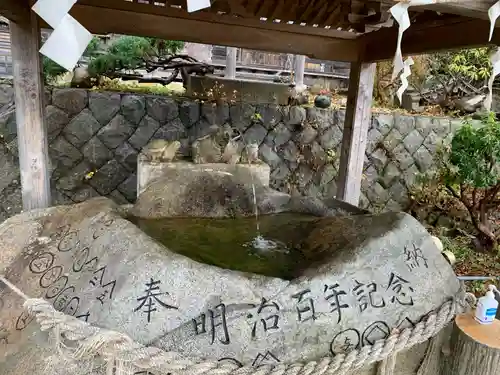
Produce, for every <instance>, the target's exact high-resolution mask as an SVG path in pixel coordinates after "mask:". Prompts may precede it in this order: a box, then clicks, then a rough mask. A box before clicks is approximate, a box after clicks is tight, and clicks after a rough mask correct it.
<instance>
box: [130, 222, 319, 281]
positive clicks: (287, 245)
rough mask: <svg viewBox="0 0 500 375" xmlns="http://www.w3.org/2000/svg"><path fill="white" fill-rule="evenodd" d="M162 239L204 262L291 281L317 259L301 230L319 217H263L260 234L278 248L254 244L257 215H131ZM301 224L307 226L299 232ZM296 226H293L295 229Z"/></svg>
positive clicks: (154, 236)
mask: <svg viewBox="0 0 500 375" xmlns="http://www.w3.org/2000/svg"><path fill="white" fill-rule="evenodd" d="M130 221H132V222H133V223H134V224H136V225H137V226H138V227H139V228H141V229H142V230H143V231H144V232H145V233H146V234H148V235H149V236H150V237H152V238H154V239H155V240H156V241H158V242H159V243H161V244H162V245H164V246H165V247H167V248H168V249H170V250H172V251H175V252H176V253H178V254H182V255H185V256H187V257H189V258H191V259H193V260H195V261H198V262H200V263H205V264H210V265H213V266H217V267H221V268H226V269H231V270H235V271H243V272H251V273H256V274H260V275H265V276H271V277H279V278H281V279H286V280H291V279H294V278H295V277H297V276H299V275H300V274H301V271H302V270H303V269H304V267H307V266H309V265H310V263H311V259H310V257H308V256H306V255H305V254H304V253H303V252H302V250H301V249H300V246H299V245H300V244H299V243H298V240H299V236H298V234H300V233H301V232H303V231H305V230H307V228H308V227H309V226H311V224H314V223H315V222H316V221H318V217H315V216H310V215H302V214H293V213H281V214H273V215H265V216H261V217H259V227H260V235H261V236H262V237H263V238H264V239H266V240H270V241H273V242H274V243H275V244H276V245H277V247H274V248H268V249H258V248H256V247H254V246H252V241H253V240H254V239H255V238H256V236H257V229H256V220H255V218H252V217H243V218H237V219H213V218H211V219H208V218H165V219H141V218H130ZM298 227H300V228H301V229H303V230H302V231H297V228H298ZM290 229H293V230H290Z"/></svg>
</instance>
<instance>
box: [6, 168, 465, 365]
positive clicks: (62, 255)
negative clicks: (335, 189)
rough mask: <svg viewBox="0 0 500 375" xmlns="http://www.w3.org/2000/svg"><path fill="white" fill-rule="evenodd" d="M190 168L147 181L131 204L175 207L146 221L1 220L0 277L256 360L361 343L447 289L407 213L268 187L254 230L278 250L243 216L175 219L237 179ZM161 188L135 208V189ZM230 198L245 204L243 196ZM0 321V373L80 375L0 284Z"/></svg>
mask: <svg viewBox="0 0 500 375" xmlns="http://www.w3.org/2000/svg"><path fill="white" fill-rule="evenodd" d="M184 177H185V176H184ZM199 177H200V176H198V175H197V176H196V178H194V177H193V179H192V180H189V181H187V182H186V180H185V179H183V180H176V181H173V180H172V179H167V180H166V181H170V182H165V181H163V182H161V184H162V186H163V188H162V189H159V190H158V189H157V188H158V187H157V188H155V187H154V186H152V185H151V186H150V187H148V189H147V190H146V191H145V192H144V193H143V195H142V196H141V198H140V201H139V202H138V205H146V206H148V207H149V209H154V208H155V207H156V206H155V204H160V203H161V202H163V203H161V204H164V205H167V206H162V207H159V209H160V210H162V212H174V213H176V215H172V216H175V217H174V218H170V219H165V218H163V219H161V220H153V219H151V218H150V217H143V218H142V219H137V218H136V219H134V220H135V221H136V222H137V223H138V225H139V226H140V227H142V228H143V229H144V230H141V229H140V228H139V227H138V226H136V225H135V224H133V223H132V222H131V221H129V220H127V219H125V218H124V217H123V216H122V215H123V212H122V210H121V209H119V207H117V206H115V205H114V204H113V203H112V202H111V201H109V200H107V199H105V198H97V199H93V200H90V201H87V202H85V203H81V204H78V205H73V206H61V207H52V208H49V209H46V210H39V211H33V212H28V213H23V214H20V215H17V216H15V217H13V218H10V219H8V220H7V221H5V222H4V223H3V224H1V225H0V250H1V251H0V273H1V274H4V275H6V277H7V278H8V279H9V280H10V281H11V282H13V283H14V284H15V285H17V286H18V287H19V288H21V289H22V290H23V291H24V292H25V293H26V294H28V295H29V296H31V297H41V298H45V299H47V300H48V301H50V302H51V303H53V305H54V306H55V307H56V308H57V309H58V310H60V311H64V312H65V313H66V314H69V315H73V316H75V317H77V318H78V319H82V320H85V321H88V322H89V323H92V324H95V325H97V326H100V327H106V328H109V329H113V330H118V331H121V332H124V333H127V334H128V335H130V336H131V337H132V338H133V339H134V340H136V341H139V342H141V343H144V344H150V345H156V346H159V347H161V348H164V349H166V350H177V351H181V352H183V353H185V354H186V355H189V356H191V357H197V358H212V359H218V360H221V361H231V362H233V363H242V364H250V365H254V366H258V365H260V364H264V363H271V364H272V363H278V362H279V363H283V362H294V361H299V360H312V359H316V358H319V357H321V356H325V355H336V354H337V353H340V352H344V351H347V350H349V349H352V348H356V347H359V346H361V345H366V344H370V343H373V342H374V341H375V340H377V339H381V338H384V337H386V336H387V335H388V334H389V332H390V330H392V329H394V328H397V327H399V328H402V327H407V326H410V325H411V324H413V322H416V321H418V320H419V319H421V318H422V316H424V315H425V314H427V313H429V312H430V311H432V310H434V309H436V308H438V307H439V306H440V305H441V304H442V303H443V302H445V301H446V300H447V299H448V298H450V297H451V296H453V295H454V294H455V293H456V292H457V290H458V281H457V279H456V277H455V275H454V273H453V271H452V269H451V267H450V266H449V265H448V264H447V262H446V261H445V259H444V258H443V257H442V256H441V254H440V252H439V251H438V250H437V248H436V246H435V245H434V242H433V240H432V238H431V236H430V235H429V234H428V233H427V231H426V230H425V229H424V228H423V227H422V226H421V225H420V224H419V223H418V222H417V221H416V220H414V219H413V218H412V217H410V216H408V215H406V214H402V213H387V214H382V215H370V214H364V213H363V212H360V211H356V210H355V209H351V208H347V209H346V207H345V206H343V205H342V204H341V203H338V205H337V207H336V208H335V209H333V210H332V209H331V208H325V207H324V206H320V203H321V202H319V203H318V202H317V201H314V200H312V201H309V200H308V199H307V198H303V197H302V198H297V199H292V198H291V197H288V198H287V199H288V201H286V200H284V198H286V197H285V196H284V195H283V194H281V195H279V194H278V195H279V199H280V200H281V205H280V206H279V210H274V211H273V212H270V216H264V217H260V221H259V223H260V225H261V227H260V234H262V235H263V237H265V238H267V239H270V240H274V241H276V242H277V243H279V244H280V246H278V247H277V248H274V249H268V250H267V251H265V252H258V251H256V249H254V248H252V247H251V246H250V247H249V246H244V245H245V244H247V243H248V240H251V239H252V237H253V235H254V234H256V225H255V218H254V217H253V216H251V215H242V216H235V218H234V219H227V218H223V217H222V218H218V219H214V218H212V219H207V218H203V217H198V218H193V217H190V218H186V215H185V212H195V211H194V208H193V207H188V208H187V209H186V211H185V212H184V211H182V210H181V211H182V212H180V211H179V210H178V209H179V207H183V205H187V204H188V203H189V204H192V205H194V206H201V207H203V209H202V210H199V211H196V212H197V213H198V214H199V213H200V212H202V213H203V212H205V213H207V212H208V213H211V212H219V211H217V210H216V211H211V210H207V208H211V207H212V206H211V204H212V203H213V201H212V200H211V199H212V198H210V197H209V196H207V195H206V194H209V193H211V192H213V190H212V189H215V187H216V186H215V185H217V183H216V181H219V183H220V184H225V185H224V186H225V187H226V188H227V189H226V190H227V191H228V192H233V193H234V189H236V187H235V186H240V185H234V186H232V185H231V186H232V187H230V186H229V185H228V184H229V182H228V181H227V180H224V179H219V177H218V175H212V177H213V178H206V176H205V175H203V181H205V182H206V181H212V182H211V183H213V184H215V185H213V184H212V185H211V184H210V183H204V184H202V185H196V186H198V189H194V188H192V182H193V181H195V180H196V179H197V178H199ZM196 181H198V180H196ZM165 184H166V185H165ZM169 184H170V185H169ZM175 184H177V185H175ZM184 185H185V186H188V185H189V186H191V190H190V192H191V193H192V194H195V197H196V199H192V197H188V196H186V195H185V190H184V188H183V187H182V186H184ZM176 186H177V187H178V188H176ZM233 188H234V189H233ZM193 189H194V190H193ZM259 189H261V190H260V191H261V193H266V191H267V190H266V189H265V188H264V187H260V188H259ZM161 191H163V192H164V193H165V194H166V195H164V196H160V197H158V196H157V197H152V198H154V199H153V201H152V202H150V203H148V204H146V203H147V202H146V201H147V197H148V195H147V194H149V193H151V192H155V193H157V194H160V193H159V192H161ZM148 192H149V193H148ZM266 194H267V198H265V199H267V202H268V203H269V202H270V201H272V199H274V198H270V197H271V196H273V195H272V194H271V192H269V191H267V193H266ZM264 195H265V194H264ZM162 197H163V198H162ZM232 197H239V198H240V199H243V203H244V205H246V204H247V203H245V202H246V201H245V200H246V199H247V198H248V197H247V194H243V193H241V192H240V193H238V194H236V193H235V194H234V195H231V194H230V195H229V196H228V198H227V199H229V201H231V199H232ZM181 198H182V199H184V200H182V199H181ZM188 198H189V199H188ZM162 199H163V200H162ZM248 199H250V198H248ZM265 199H264V200H265ZM229 201H227V202H229ZM284 201H286V202H284ZM158 202H160V203H158ZM217 202H218V203H217V204H219V203H220V202H219V201H217ZM222 202H226V201H225V200H224V201H222ZM231 202H232V204H233V206H232V207H233V208H234V207H236V206H237V205H239V204H243V203H242V201H237V202H236V203H235V202H234V201H231ZM287 202H288V203H287ZM304 202H306V203H304ZM307 202H308V203H307ZM173 203H176V205H174V206H172V204H173ZM209 203H210V204H209ZM264 203H265V202H263V201H261V202H260V203H259V204H260V205H264ZM235 205H236V206H235ZM341 206H342V207H344V209H340V208H339V207H341ZM165 207H167V209H165ZM273 207H274V208H276V205H274V206H273ZM304 207H309V208H311V207H313V208H311V209H304ZM318 207H319V208H318ZM212 208H213V207H212ZM297 208H299V209H297ZM139 211H140V210H139ZM236 211H237V212H240V211H241V212H244V210H236ZM236 211H235V212H236ZM271 211H272V210H271ZM131 212H133V210H132V211H131ZM143 212H147V210H145V211H143ZM231 212H233V211H231ZM249 212H250V213H251V210H250V211H249ZM314 212H316V214H314ZM318 213H321V215H323V214H324V215H326V216H327V217H319V216H318ZM353 214H354V215H353ZM153 216H155V215H154V213H153ZM245 216H246V217H245ZM145 232H146V233H148V234H149V235H147V234H146V233H145ZM150 235H151V236H150ZM233 246H234V247H233ZM218 249H219V250H218ZM200 261H203V262H205V263H208V264H204V263H201V262H200ZM244 271H245V272H244ZM0 322H1V327H0V332H1V333H2V335H1V336H0V354H1V356H0V358H1V359H0V374H1V375H7V374H9V375H14V374H29V373H33V374H37V375H45V374H51V375H52V374H58V373H61V374H81V373H82V371H83V370H82V369H83V368H84V366H81V365H78V364H75V365H74V367H71V366H70V365H67V364H65V365H60V366H55V367H54V366H49V367H47V366H46V365H47V364H46V361H45V357H47V356H49V355H51V354H54V352H53V351H52V350H51V345H50V343H49V342H48V339H47V336H46V335H45V334H43V333H40V331H39V327H37V324H36V323H34V322H32V319H31V318H30V317H29V316H27V314H26V313H25V312H24V311H23V310H22V301H21V300H20V298H19V297H18V296H17V295H15V294H13V293H12V292H10V291H9V290H8V289H7V288H5V287H4V286H3V285H0ZM418 353H419V355H420V354H421V351H419V352H418ZM418 358H421V357H418ZM418 358H417V359H416V360H415V361H416V362H418V360H419V359H418ZM408 366H410V367H411V366H414V362H412V364H410V365H408ZM96 371H97V372H96ZM96 371H94V372H92V373H99V372H98V371H99V370H96ZM367 371H368V370H367ZM83 373H85V372H83ZM410 373H412V372H406V373H405V374H410ZM367 374H368V372H367Z"/></svg>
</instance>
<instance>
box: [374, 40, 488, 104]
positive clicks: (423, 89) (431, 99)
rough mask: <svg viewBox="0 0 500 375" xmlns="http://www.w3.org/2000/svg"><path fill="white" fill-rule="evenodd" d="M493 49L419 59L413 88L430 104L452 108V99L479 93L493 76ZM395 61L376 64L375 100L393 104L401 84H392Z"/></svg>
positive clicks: (380, 102) (463, 51)
mask: <svg viewBox="0 0 500 375" xmlns="http://www.w3.org/2000/svg"><path fill="white" fill-rule="evenodd" d="M490 51H491V50H490V48H486V47H485V48H475V49H464V50H460V51H454V52H443V53H435V54H431V55H422V56H416V57H414V58H413V60H414V62H415V63H414V65H413V66H412V67H411V71H412V74H411V76H410V77H409V81H410V85H411V86H412V87H413V88H414V89H416V90H417V91H419V92H420V93H421V94H422V96H423V97H424V98H425V99H426V101H427V102H428V103H429V104H440V105H442V106H444V107H447V106H449V105H450V103H451V101H452V100H453V99H456V98H459V97H461V96H464V95H469V94H477V93H479V92H480V91H481V89H482V88H483V87H484V86H485V85H486V82H487V80H488V78H489V77H490V75H491V62H490V58H489V55H490ZM392 70H393V64H392V62H382V63H378V64H377V72H376V77H375V89H374V97H375V100H376V101H377V102H378V103H379V104H382V105H390V102H391V100H392V97H393V96H394V93H395V91H396V90H397V88H398V87H399V82H391V81H390V79H391V75H392Z"/></svg>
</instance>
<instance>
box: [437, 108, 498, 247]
mask: <svg viewBox="0 0 500 375" xmlns="http://www.w3.org/2000/svg"><path fill="white" fill-rule="evenodd" d="M437 160H438V161H439V162H440V169H439V173H438V175H437V177H438V181H439V183H440V184H441V186H443V187H445V188H446V191H447V192H448V194H450V195H451V197H453V198H454V199H456V200H458V201H459V202H461V203H462V204H463V206H464V207H465V208H466V209H467V211H468V214H469V217H470V219H471V221H472V224H473V225H474V227H475V228H476V230H477V231H478V232H479V236H478V239H479V241H480V242H481V245H482V246H483V247H486V248H492V247H496V246H497V242H498V236H499V235H500V233H499V232H498V230H496V229H497V228H495V225H494V224H493V223H492V222H491V217H490V216H491V212H492V211H493V210H495V209H497V208H498V207H499V204H500V122H498V121H496V119H495V115H494V114H493V113H490V114H489V115H488V116H487V117H485V118H484V119H483V120H482V124H481V126H473V125H472V124H471V123H470V122H469V121H467V120H466V121H465V123H464V125H463V126H462V127H461V128H460V129H459V130H458V131H457V132H456V134H455V135H454V137H453V140H452V142H451V145H450V146H449V147H447V148H444V149H443V150H441V152H440V153H438V155H437Z"/></svg>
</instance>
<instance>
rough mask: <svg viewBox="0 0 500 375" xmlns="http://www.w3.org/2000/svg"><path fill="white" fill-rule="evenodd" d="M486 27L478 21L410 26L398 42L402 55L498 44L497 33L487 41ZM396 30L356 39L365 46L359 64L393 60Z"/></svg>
mask: <svg viewBox="0 0 500 375" xmlns="http://www.w3.org/2000/svg"><path fill="white" fill-rule="evenodd" d="M489 29H490V24H489V22H488V21H485V20H479V19H468V20H465V21H464V20H463V18H457V20H456V21H455V22H447V23H442V24H437V25H426V27H423V26H419V25H414V26H413V25H412V27H410V28H409V29H408V30H406V31H405V33H404V34H403V40H402V43H401V48H402V52H403V54H404V55H418V54H423V53H431V52H437V51H440V50H452V49H460V48H473V47H480V46H486V45H489V44H495V45H498V44H500V32H499V31H497V32H496V33H494V34H493V39H492V41H491V42H488V35H489ZM397 34H398V33H397V29H395V28H393V29H382V30H379V31H375V32H373V33H370V34H367V35H365V36H363V37H362V38H360V42H361V43H362V44H363V45H364V46H365V47H364V49H363V50H364V52H363V61H379V60H387V59H391V58H392V57H394V51H395V48H396V41H397Z"/></svg>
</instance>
